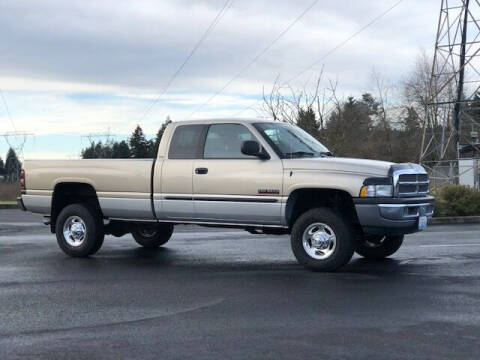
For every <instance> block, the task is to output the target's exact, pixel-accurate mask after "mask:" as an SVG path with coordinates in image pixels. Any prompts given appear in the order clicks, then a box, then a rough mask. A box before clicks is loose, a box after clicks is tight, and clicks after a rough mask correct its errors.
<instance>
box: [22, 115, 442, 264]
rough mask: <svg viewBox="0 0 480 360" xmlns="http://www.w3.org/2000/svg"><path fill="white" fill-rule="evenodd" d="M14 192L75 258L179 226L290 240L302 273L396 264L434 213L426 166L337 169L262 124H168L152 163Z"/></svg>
mask: <svg viewBox="0 0 480 360" xmlns="http://www.w3.org/2000/svg"><path fill="white" fill-rule="evenodd" d="M21 184H22V196H21V198H19V202H20V205H21V207H22V208H23V209H24V210H28V211H31V212H35V213H41V214H44V215H45V216H44V223H45V224H47V225H50V228H51V231H52V233H56V237H57V241H58V244H59V246H60V248H61V249H62V250H63V251H64V252H65V253H67V254H68V255H71V256H79V257H83V256H89V255H92V254H94V253H95V252H97V251H98V250H99V249H100V247H101V246H102V243H103V239H104V236H105V234H110V235H114V236H123V235H125V234H127V233H131V234H132V235H133V238H134V239H135V240H136V242H137V243H139V244H140V245H142V246H144V247H148V248H152V247H158V246H161V245H163V244H165V243H166V242H167V241H168V240H169V239H170V237H171V236H172V233H173V229H174V225H175V224H179V223H181V224H199V225H206V226H218V227H237V228H242V229H245V230H247V231H249V232H251V233H253V234H261V233H263V234H270V235H272V234H274V235H283V234H291V246H292V250H293V253H294V255H295V257H296V258H297V260H298V261H299V262H300V263H301V264H303V265H304V266H306V267H307V268H310V269H313V270H321V271H333V270H335V269H338V268H339V267H341V266H343V265H345V264H346V263H348V261H349V260H350V259H351V257H352V255H353V253H354V251H355V252H357V253H358V254H360V255H361V256H364V257H366V258H383V257H386V256H389V255H392V254H393V253H395V252H396V251H397V250H398V249H399V248H400V246H401V244H402V241H403V236H404V234H408V233H413V232H416V231H419V230H422V229H425V227H426V226H427V218H429V217H431V216H432V214H433V208H434V199H433V197H431V196H429V178H428V175H427V173H426V172H425V170H424V169H423V168H422V167H421V166H419V165H415V164H410V163H408V164H394V163H389V162H383V161H373V160H361V159H348V158H337V157H334V156H332V154H331V153H330V152H329V151H328V150H327V149H326V148H325V147H324V146H323V145H322V144H321V143H319V142H318V141H317V140H316V139H314V138H313V137H311V136H310V135H308V134H307V133H306V132H304V131H303V130H301V129H300V128H298V127H296V126H294V125H290V124H285V123H280V122H266V121H260V120H237V119H228V120H204V121H188V122H187V121H183V122H177V123H171V124H170V125H168V127H167V128H166V130H165V133H164V136H163V138H162V141H161V143H160V146H159V149H158V154H157V157H156V159H138V160H137V159H126V160H27V161H25V164H24V170H23V171H22V173H21Z"/></svg>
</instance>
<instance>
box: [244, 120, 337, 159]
mask: <svg viewBox="0 0 480 360" xmlns="http://www.w3.org/2000/svg"><path fill="white" fill-rule="evenodd" d="M253 125H254V126H255V128H256V129H257V130H258V131H259V132H260V133H261V134H262V136H263V137H264V138H265V139H266V140H267V141H268V143H269V144H270V145H271V146H272V147H273V148H274V150H275V151H276V152H277V154H278V155H279V156H280V157H281V158H284V159H285V158H299V157H324V156H332V154H331V153H330V152H329V151H328V149H327V148H326V147H325V146H323V145H322V144H321V143H320V142H319V141H318V140H317V139H315V138H314V137H313V136H311V135H310V134H308V133H307V132H306V131H303V130H302V129H300V128H299V127H298V126H295V125H291V124H287V123H279V122H271V123H257V124H253Z"/></svg>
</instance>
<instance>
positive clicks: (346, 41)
mask: <svg viewBox="0 0 480 360" xmlns="http://www.w3.org/2000/svg"><path fill="white" fill-rule="evenodd" d="M402 1H403V0H399V1H397V2H396V3H395V4H393V5H392V6H390V7H389V8H388V9H387V10H385V11H383V12H382V13H380V14H379V15H378V16H376V17H375V18H373V19H372V20H371V21H370V22H369V23H367V24H365V25H364V26H362V27H361V28H360V29H358V30H357V31H356V32H354V33H353V34H352V35H350V36H349V37H348V38H346V39H345V40H343V41H342V42H340V43H339V44H338V45H337V46H335V47H334V48H332V49H331V50H330V51H328V52H327V53H326V54H325V55H323V56H321V57H320V58H319V59H317V60H315V61H314V62H313V63H311V64H310V65H309V66H307V67H306V68H305V69H303V70H302V71H300V72H299V73H298V74H297V75H295V76H294V77H292V78H291V79H290V80H288V81H287V83H290V82H291V81H293V80H295V79H296V78H298V77H300V76H302V75H303V74H305V73H306V72H307V71H309V70H311V69H312V68H313V67H315V66H316V65H317V64H318V63H320V62H322V61H323V60H325V59H326V58H327V57H329V56H330V55H331V54H333V53H334V52H335V51H337V50H338V49H340V48H342V47H343V46H345V45H346V44H347V43H348V42H349V41H350V40H352V39H353V38H354V37H356V36H357V35H359V34H360V33H361V32H363V31H364V30H366V29H367V28H369V27H370V26H372V25H373V24H375V23H376V22H377V21H378V20H380V19H381V18H382V17H384V16H385V15H387V14H388V13H389V12H390V11H392V10H393V9H395V8H396V7H397V6H398V5H399V4H400V3H401V2H402Z"/></svg>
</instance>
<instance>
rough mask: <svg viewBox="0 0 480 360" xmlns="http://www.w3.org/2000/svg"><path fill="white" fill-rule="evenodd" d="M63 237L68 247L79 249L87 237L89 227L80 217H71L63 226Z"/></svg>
mask: <svg viewBox="0 0 480 360" xmlns="http://www.w3.org/2000/svg"><path fill="white" fill-rule="evenodd" d="M63 237H64V238H65V241H66V242H67V244H68V245H70V246H73V247H78V246H81V245H82V244H83V242H84V241H85V238H86V237H87V227H86V225H85V222H84V221H83V220H82V219H81V218H80V217H79V216H76V215H74V216H70V217H69V218H68V219H67V220H66V221H65V223H64V224H63Z"/></svg>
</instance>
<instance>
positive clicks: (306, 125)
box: [297, 107, 320, 138]
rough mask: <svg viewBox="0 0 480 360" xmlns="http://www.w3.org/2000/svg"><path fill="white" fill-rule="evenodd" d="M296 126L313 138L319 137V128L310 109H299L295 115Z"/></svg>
mask: <svg viewBox="0 0 480 360" xmlns="http://www.w3.org/2000/svg"><path fill="white" fill-rule="evenodd" d="M297 125H298V126H299V127H301V128H302V129H303V130H305V131H306V132H308V133H309V134H310V135H312V136H313V137H315V138H318V135H319V132H318V130H319V126H320V124H319V123H318V121H317V119H316V115H315V112H314V111H313V109H312V108H311V107H309V108H307V109H303V108H300V109H299V110H298V115H297Z"/></svg>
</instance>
